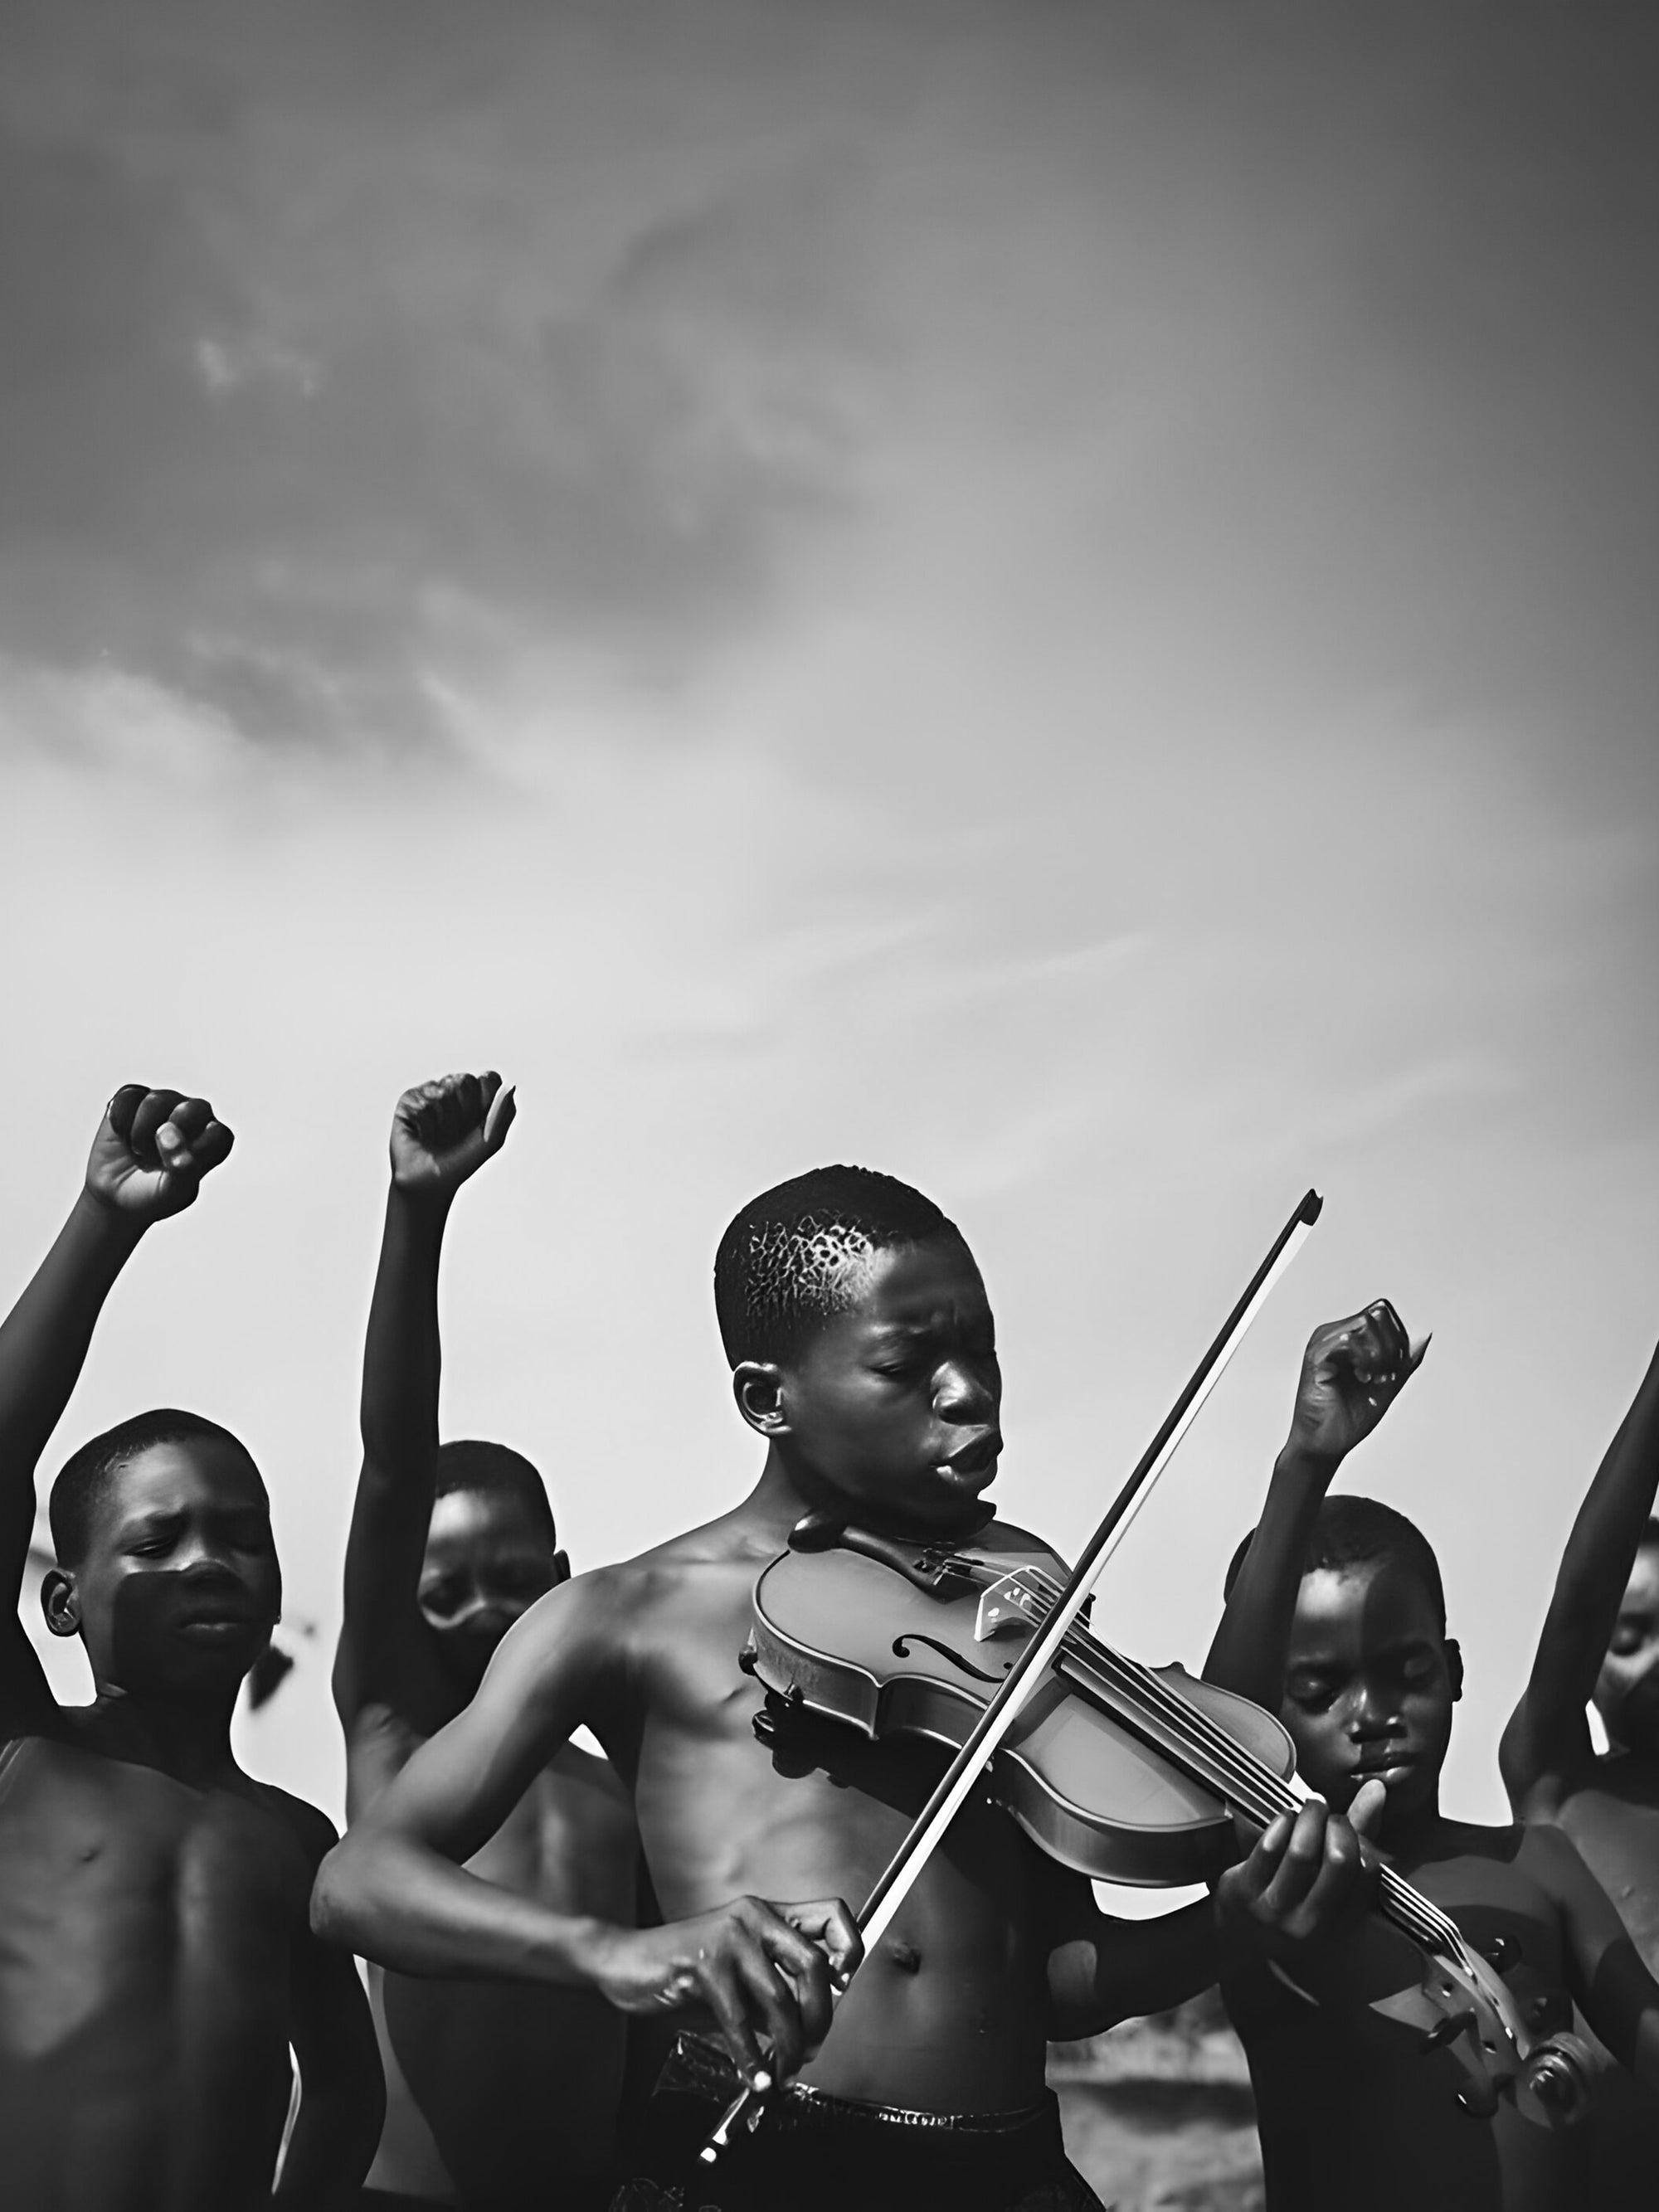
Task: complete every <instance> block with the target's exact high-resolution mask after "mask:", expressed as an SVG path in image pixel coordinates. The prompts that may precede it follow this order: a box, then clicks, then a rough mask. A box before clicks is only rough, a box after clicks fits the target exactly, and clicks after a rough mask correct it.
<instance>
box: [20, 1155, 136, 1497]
mask: <svg viewBox="0 0 1659 2212" xmlns="http://www.w3.org/2000/svg"><path fill="white" fill-rule="evenodd" d="M142 1236H143V1226H142V1225H137V1224H135V1223H133V1222H131V1221H130V1220H128V1219H126V1218H124V1217H123V1216H121V1215H119V1214H118V1213H117V1212H115V1211H114V1210H113V1209H112V1207H110V1206H105V1205H103V1204H102V1203H101V1202H100V1200H98V1199H96V1198H94V1196H93V1195H92V1194H91V1193H90V1192H89V1191H86V1190H82V1192H81V1194H80V1195H79V1196H78V1197H77V1198H76V1201H75V1204H74V1205H73V1206H71V1207H70V1214H69V1218H68V1220H67V1221H65V1223H64V1226H63V1228H62V1229H61V1230H60V1231H59V1232H58V1237H57V1240H56V1241H55V1243H53V1245H52V1249H51V1251H49V1252H48V1253H47V1255H46V1258H45V1259H44V1260H43V1261H41V1262H40V1267H38V1268H36V1270H35V1272H34V1275H33V1279H32V1280H31V1281H30V1283H29V1285H28V1286H27V1289H26V1290H25V1291H24V1292H23V1294H22V1296H21V1297H20V1298H19V1299H18V1301H17V1303H16V1304H15V1306H14V1307H13V1308H12V1310H11V1311H10V1313H9V1315H8V1316H6V1319H5V1321H4V1322H3V1323H0V1501H3V1502H0V1511H3V1512H4V1513H5V1515H6V1516H7V1517H8V1519H9V1518H10V1517H11V1516H13V1515H21V1516H26V1517H27V1521H28V1522H29V1523H30V1524H32V1523H33V1515H34V1498H33V1474H34V1468H35V1465H36V1463H37V1462H38V1461H39V1459H40V1455H41V1453H42V1452H43V1451H44V1450H45V1449H46V1444H47V1442H48V1440H49V1439H50V1437H51V1436H52V1431H53V1430H54V1429H55V1428H56V1427H57V1425H58V1422H59V1420H60V1419H62V1418H63V1413H64V1407H66V1406H67V1405H68V1403H69V1401H70V1394H71V1392H72V1391H73V1390H74V1389H75V1385H76V1381H77V1380H78V1378H79V1376H80V1373H81V1370H82V1367H83V1366H84V1364H86V1357H87V1352H88V1347H89V1346H90V1345H91V1343H92V1333H93V1330H94V1328H95V1327H96V1325H97V1321H98V1316H99V1314H100V1312H101V1311H102V1310H103V1304H104V1301H105V1299H106V1297H108V1296H109V1293H110V1291H111V1288H112V1285H113V1284H114V1282H115V1279H116V1277H117V1276H118V1274H119V1273H120V1272H121V1270H122V1268H123V1267H125V1264H126V1262H127V1261H128V1260H129V1259H131V1256H132V1254H133V1252H134V1250H135V1249H137V1244H138V1241H139V1238H140V1237H142ZM26 1541H27V1535H26Z"/></svg>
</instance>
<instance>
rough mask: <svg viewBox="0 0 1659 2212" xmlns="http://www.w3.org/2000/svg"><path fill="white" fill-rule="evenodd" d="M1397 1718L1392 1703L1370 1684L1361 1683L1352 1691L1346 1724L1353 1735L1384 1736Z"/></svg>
mask: <svg viewBox="0 0 1659 2212" xmlns="http://www.w3.org/2000/svg"><path fill="white" fill-rule="evenodd" d="M1397 1717H1398V1716H1397V1715H1396V1714H1395V1710H1394V1705H1393V1703H1392V1701H1391V1700H1390V1699H1389V1698H1387V1697H1385V1696H1384V1695H1383V1692H1381V1691H1380V1690H1379V1689H1377V1688H1376V1686H1374V1685H1372V1684H1371V1683H1369V1682H1363V1683H1361V1684H1360V1685H1359V1686H1358V1688H1357V1689H1356V1690H1355V1691H1354V1693H1353V1699H1352V1705H1351V1707H1350V1710H1349V1715H1348V1723H1349V1727H1350V1729H1351V1730H1352V1733H1353V1734H1354V1735H1360V1736H1374V1735H1387V1734H1388V1733H1389V1729H1391V1728H1393V1727H1394V1725H1395V1721H1396V1719H1397Z"/></svg>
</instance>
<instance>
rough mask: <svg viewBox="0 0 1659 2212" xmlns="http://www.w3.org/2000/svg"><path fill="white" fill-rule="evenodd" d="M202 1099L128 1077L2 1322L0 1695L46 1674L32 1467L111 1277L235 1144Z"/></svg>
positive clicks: (40, 1688)
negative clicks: (38, 1622) (26, 1614)
mask: <svg viewBox="0 0 1659 2212" xmlns="http://www.w3.org/2000/svg"><path fill="white" fill-rule="evenodd" d="M231 1141H232V1140H231V1133H230V1131H229V1130H228V1128H226V1127H224V1125H223V1123H222V1122H221V1121H216V1119H215V1118H214V1112H213V1109H212V1107H211V1106H210V1105H209V1103H208V1102H207V1100H206V1099H205V1098H188V1097H185V1096H184V1094H183V1093H182V1092H180V1091H149V1090H146V1088H145V1087H144V1085H143V1084H142V1083H129V1084H125V1085H123V1086H122V1088H121V1089H120V1090H119V1091H117V1092H116V1094H115V1096H114V1097H113V1098H112V1099H111V1101H110V1103H109V1109H108V1111H107V1112H106V1114H105V1116H104V1119H103V1121H102V1123H101V1124H100V1127H99V1130H98V1133H97V1135H96V1136H95V1137H94V1139H93V1145H92V1152H91V1155H90V1157H89V1158H88V1161H87V1173H86V1180H85V1182H84V1183H83V1184H82V1188H81V1192H80V1194H79V1196H78V1197H77V1198H76V1201H75V1204H74V1205H73V1206H71V1207H70V1215H69V1218H68V1220H67V1221H66V1222H65V1223H64V1226H63V1228H62V1229H61V1231H59V1232H58V1239H57V1242H56V1243H54V1244H53V1245H52V1249H51V1251H50V1252H48V1253H47V1255H46V1258H45V1259H44V1260H43V1261H41V1262H40V1267H38V1268H37V1269H36V1270H35V1273H34V1276H33V1280H32V1281H31V1282H30V1283H29V1285H28V1286H27V1289H26V1290H25V1291H24V1292H23V1294H22V1296H21V1297H20V1298H19V1299H18V1301H17V1304H15V1306H14V1307H13V1308H12V1310H11V1312H10V1313H9V1315H8V1316H7V1317H6V1319H5V1321H4V1322H3V1323H0V1617H3V1622H4V1626H3V1630H0V1701H3V1702H4V1703H7V1704H10V1703H12V1702H13V1701H15V1700H17V1699H22V1700H24V1701H25V1702H32V1701H33V1700H36V1699H39V1698H40V1697H42V1696H44V1695H45V1692H46V1685H45V1678H44V1676H43V1675H42V1674H41V1671H40V1662H38V1661H37V1659H36V1658H35V1656H34V1652H33V1648H32V1647H31V1645H30V1644H29V1640H28V1638H27V1636H26V1635H25V1634H24V1632H23V1629H22V1626H21V1622H20V1621H18V1620H17V1617H16V1615H17V1604H18V1599H19V1597H20V1595H21V1590H22V1583H23V1576H24V1573H25V1571H26V1569H27V1562H28V1547H29V1537H30V1534H31V1532H32V1531H33V1526H34V1505H35V1498H34V1471H35V1468H36V1467H37V1466H38V1465H39V1463H40V1455H41V1453H42V1452H43V1451H44V1450H45V1449H46V1445H47V1443H48V1442H49V1441H50V1439H51V1437H52V1431H53V1430H54V1429H55V1428H56V1427H57V1425H58V1422H59V1420H61V1419H62V1418H63V1413H64V1407H66V1406H67V1405H68V1403H69V1401H70V1393H71V1391H72V1390H73V1389H74V1388H75V1385H76V1380H77V1379H78V1377H79V1376H80V1373H81V1370H82V1366H84V1364H86V1357H87V1352H88V1347H89V1346H90V1345H91V1342H92V1332H93V1329H94V1327H95V1326H96V1323H97V1320H98V1316H99V1314H100V1312H101V1311H102V1310H103V1304H104V1301H105V1299H106V1297H108V1296H109V1293H110V1291H111V1289H112V1287H113V1285H114V1282H115V1279H116V1277H117V1276H118V1274H119V1273H120V1272H121V1270H122V1268H123V1267H125V1265H126V1262H127V1261H128V1260H129V1259H130V1258H131V1255H132V1253H133V1252H134V1251H135V1249H137V1243H138V1240H139V1238H140V1237H142V1236H143V1233H144V1231H145V1230H146V1229H148V1228H149V1226H150V1225H151V1223H152V1222H155V1221H161V1220H164V1219H165V1218H167V1216H168V1215H169V1214H173V1213H179V1212H183V1210H184V1208H185V1206H189V1205H191V1203H192V1202H193V1201H194V1200H195V1197H196V1194H197V1189H198V1188H200V1186H201V1181H202V1177H203V1176H204V1175H206V1174H208V1173H209V1172H210V1170H212V1169H214V1168H216V1167H217V1166H218V1164H219V1163H220V1162H221V1161H222V1159H223V1158H225V1156H226V1155H227V1153H228V1152H229V1151H230V1147H231Z"/></svg>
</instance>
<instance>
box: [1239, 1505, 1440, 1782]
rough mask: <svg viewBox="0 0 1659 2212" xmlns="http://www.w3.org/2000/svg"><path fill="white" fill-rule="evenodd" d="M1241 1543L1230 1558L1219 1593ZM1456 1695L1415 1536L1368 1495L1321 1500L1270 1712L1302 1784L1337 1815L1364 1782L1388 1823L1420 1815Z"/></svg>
mask: <svg viewBox="0 0 1659 2212" xmlns="http://www.w3.org/2000/svg"><path fill="white" fill-rule="evenodd" d="M1249 1541H1250V1539H1249V1537H1248V1536H1247V1537H1246V1538H1245V1540H1244V1541H1243V1544H1241V1545H1240V1546H1239V1547H1238V1550H1237V1552H1236V1553H1234V1555H1233V1561H1232V1565H1231V1567H1230V1568H1229V1569H1228V1571H1227V1588H1228V1589H1229V1590H1231V1588H1232V1586H1233V1582H1234V1579H1235V1577H1237V1573H1238V1571H1239V1568H1240V1567H1241V1566H1242V1565H1243V1560H1244V1553H1245V1552H1246V1550H1247V1549H1248V1547H1249ZM1462 1692H1463V1662H1462V1654H1461V1653H1460V1652H1459V1650H1458V1648H1457V1645H1456V1644H1455V1642H1454V1641H1453V1640H1452V1638H1449V1636H1448V1635H1447V1634H1446V1601H1445V1595H1444V1593H1443V1589H1442V1586H1441V1581H1440V1567H1439V1563H1438V1561H1437V1559H1436V1558H1435V1556H1434V1553H1433V1551H1432V1549H1431V1547H1430V1544H1429V1541H1428V1539H1427V1538H1426V1537H1425V1535H1424V1534H1423V1532H1422V1530H1421V1529H1420V1528H1418V1527H1417V1526H1416V1525H1415V1523H1414V1522H1410V1521H1408V1520H1407V1518H1406V1516H1405V1515H1404V1514H1403V1513H1396V1512H1395V1510H1394V1508H1393V1507H1392V1506H1389V1505H1382V1504H1378V1503H1377V1502H1376V1500H1375V1499H1374V1498H1349V1497H1337V1498H1326V1499H1325V1501H1324V1503H1323V1504H1322V1505H1321V1507H1320V1509H1319V1517H1318V1519H1317V1521H1316V1522H1315V1524H1314V1531H1313V1535H1312V1537H1311V1539H1310V1542H1309V1546H1308V1553H1307V1558H1306V1560H1305V1563H1304V1567H1303V1571H1302V1584H1301V1588H1300V1589H1299V1591H1298V1592H1297V1603H1296V1618H1295V1622H1294V1624H1293V1626H1292V1627H1291V1645H1290V1653H1289V1658H1288V1661H1287V1663H1286V1666H1285V1695H1284V1703H1283V1706H1282V1709H1281V1717H1282V1718H1283V1720H1284V1723H1285V1727H1286V1728H1287V1729H1289V1730H1290V1732H1291V1735H1292V1737H1293V1738H1294V1739H1295V1742H1296V1750H1297V1768H1298V1770H1299V1771H1300V1772H1301V1774H1302V1777H1303V1778H1304V1781H1306V1782H1307V1783H1308V1784H1309V1785H1310V1787H1311V1788H1313V1789H1315V1790H1318V1791H1319V1792H1320V1793H1321V1795H1322V1796H1324V1797H1326V1798H1327V1799H1328V1801H1329V1802H1330V1803H1331V1804H1333V1805H1334V1806H1335V1807H1337V1808H1338V1809H1339V1810H1344V1811H1346V1808H1347V1806H1348V1804H1349V1802H1350V1801H1351V1800H1352V1797H1353V1796H1354V1793H1355V1792H1356V1791H1357V1790H1358V1788H1359V1785H1360V1784H1361V1783H1362V1782H1364V1781H1366V1780H1368V1779H1369V1778H1371V1777H1373V1776H1375V1777H1376V1778H1379V1779H1380V1780H1381V1781H1382V1782H1383V1784H1384V1786H1385V1787H1386V1789H1387V1790H1388V1806H1387V1814H1386V1817H1387V1819H1388V1820H1389V1821H1391V1822H1394V1821H1397V1820H1400V1819H1401V1817H1402V1816H1406V1815H1409V1814H1413V1813H1418V1812H1421V1811H1424V1810H1425V1809H1428V1808H1432V1807H1433V1806H1434V1804H1435V1803H1436V1802H1437V1793H1438V1787H1439V1778H1440V1769H1441V1767H1442V1765H1443V1764H1444V1761H1445V1757H1446V1747H1447V1745H1448V1744H1449V1741H1450V1740H1451V1720H1452V1707H1453V1705H1455V1703H1456V1701H1457V1699H1459V1698H1460V1697H1461V1696H1462Z"/></svg>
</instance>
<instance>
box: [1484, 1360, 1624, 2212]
mask: <svg viewBox="0 0 1659 2212" xmlns="http://www.w3.org/2000/svg"><path fill="white" fill-rule="evenodd" d="M1656 1487H1659V1352H1656V1353H1655V1355H1654V1357H1653V1359H1652V1361H1651V1362H1650V1364H1649V1367H1648V1371H1647V1374H1646V1375H1645V1376H1644V1378H1643V1382H1642V1387H1641V1389H1639V1390H1638V1392H1637V1394H1636V1399H1635V1402H1634V1403H1633V1404H1632V1407H1631V1409H1630V1411H1629V1412H1628V1413H1626V1416H1625V1419H1624V1420H1623V1422H1622V1424H1621V1425H1620V1429H1619V1433H1618V1434H1617V1435H1616V1436H1615V1437H1614V1438H1613V1442H1612V1443H1611V1444H1610V1445H1609V1446H1608V1448H1607V1456H1606V1458H1605V1459H1603V1461H1602V1462H1601V1467H1600V1468H1598V1470H1597V1472H1596V1475H1595V1480H1594V1481H1593V1482H1592V1483H1591V1485H1590V1486H1589V1491H1588V1492H1587V1493H1586V1495H1585V1498H1584V1502H1583V1504H1582V1505H1581V1506H1580V1507H1579V1509H1578V1518H1577V1521H1576V1522H1574V1523H1573V1529H1572V1534H1571V1536H1570V1537H1569V1538H1568V1540H1567V1548H1566V1552H1565V1555H1564V1556H1563V1559H1562V1561H1561V1570H1560V1572H1559V1574H1558V1575H1557V1577H1556V1578H1555V1591H1554V1595H1553V1596H1552V1598H1551V1600H1550V1607H1549V1611H1548V1613H1547V1614H1546V1616H1545V1620H1544V1626H1543V1631H1542V1633H1541V1635H1540V1637H1539V1639H1538V1653H1537V1656H1536V1657H1535V1658H1534V1661H1533V1664H1532V1676H1531V1679H1530V1680H1529V1681H1528V1684H1527V1686H1526V1689H1525V1691H1524V1692H1523V1693H1522V1699H1521V1702H1520V1704H1519V1705H1517V1706H1516V1709H1515V1711H1514V1713H1513V1715H1512V1716H1511V1717H1510V1723H1509V1726H1508V1727H1507V1728H1506V1729H1504V1740H1503V1741H1502V1743H1501V1744H1500V1745H1499V1746H1498V1765H1499V1766H1500V1767H1501V1768H1502V1770H1503V1775H1504V1784H1505V1786H1506V1787H1507V1789H1508V1790H1509V1793H1510V1805H1511V1807H1512V1808H1514V1811H1515V1814H1516V1817H1517V1819H1519V1820H1528V1821H1531V1820H1550V1821H1553V1822H1554V1823H1555V1824H1556V1825H1557V1826H1559V1827H1562V1828H1565V1830H1566V1832H1567V1833H1568V1835H1570V1836H1571V1838H1572V1839H1573V1841H1574V1843H1575V1844H1577V1846H1578V1848H1579V1850H1581V1851H1582V1852H1583V1856H1584V1861H1585V1863H1586V1864H1587V1865H1588V1866H1589V1869H1590V1871H1591V1873H1592V1874H1594V1875H1595V1877H1596V1879H1597V1880H1598V1881H1600V1882H1601V1886H1602V1887H1603V1888H1604V1889H1605V1890H1606V1891H1607V1895H1608V1896H1609V1897H1610V1898H1611V1899H1613V1903H1614V1904H1615V1905H1617V1907H1618V1908H1619V1912H1620V1917H1621V1918H1622V1919H1623V1921H1624V1923H1625V1925H1626V1928H1627V1929H1629V1931H1630V1933H1631V1936H1632V1938H1633V1939H1634V1941H1635V1943H1636V1946H1637V1948H1638V1950H1639V1951H1640V1952H1641V1954H1642V1956H1643V1957H1644V1959H1645V1960H1646V1961H1647V1964H1648V1967H1649V1970H1650V1972H1654V1973H1659V1522H1656V1521H1655V1520H1654V1519H1653V1518H1652V1517H1651V1516H1652V1513H1653V1502H1654V1492H1655V1490H1656ZM1592 1700H1594V1702H1595V1706H1596V1709H1597V1711H1599V1712H1600V1714H1601V1718H1602V1720H1603V1721H1604V1723H1606V1725H1607V1738H1608V1743H1609V1749H1608V1751H1607V1753H1606V1754H1605V1755H1603V1756H1601V1757H1598V1756H1597V1754H1596V1752H1595V1747H1594V1746H1593V1745H1592V1743H1591V1741H1590V1732H1589V1722H1588V1720H1587V1718H1586V1715H1585V1708H1586V1706H1587V1705H1589V1704H1590V1703H1591V1701H1592ZM1590 2136H1591V2153H1592V2158H1593V2161H1594V2167H1595V2184H1596V2202H1597V2203H1601V2204H1605V2205H1607V2206H1609V2207H1611V2206H1619V2207H1621V2208H1622V2207H1626V2206H1629V2207H1635V2206H1638V2205H1639V2206H1643V2207H1646V2206H1649V2205H1650V2204H1651V2203H1653V2199H1654V2193H1655V2190H1656V2186H1659V2182H1656V2175H1659V2102H1656V2100H1654V2099H1653V2098H1652V2097H1649V2096H1644V2095H1643V2094H1642V2093H1641V2091H1640V2089H1639V2088H1638V2086H1637V2084H1636V2083H1635V2082H1633V2081H1632V2080H1631V2079H1630V2077H1629V2076H1628V2075H1624V2074H1621V2073H1619V2072H1617V2071H1616V2070H1610V2071H1609V2074H1608V2075H1607V2079H1606V2080H1605V2081H1603V2082H1602V2083H1601V2089H1600V2093H1599V2095H1598V2097H1597V2099H1596V2103H1595V2109H1594V2110H1593V2111H1592V2112H1591V2114H1590Z"/></svg>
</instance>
